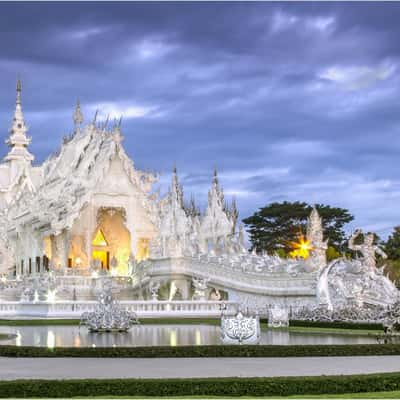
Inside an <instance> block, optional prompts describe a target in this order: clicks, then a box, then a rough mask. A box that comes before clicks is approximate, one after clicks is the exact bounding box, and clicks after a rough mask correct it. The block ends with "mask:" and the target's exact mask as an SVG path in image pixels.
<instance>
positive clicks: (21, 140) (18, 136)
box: [5, 79, 35, 163]
mask: <svg viewBox="0 0 400 400" xmlns="http://www.w3.org/2000/svg"><path fill="white" fill-rule="evenodd" d="M21 91H22V85H21V81H20V80H19V79H18V80H17V98H16V101H15V112H14V118H13V122H12V126H11V129H10V136H9V137H8V139H7V140H6V144H7V145H8V146H9V147H10V151H9V152H8V154H7V155H6V157H5V160H6V161H14V160H15V161H24V162H28V163H31V162H32V161H33V160H34V158H35V157H34V156H33V155H32V154H31V153H29V151H28V145H29V143H30V142H31V138H30V137H28V136H27V135H26V133H27V132H28V127H27V126H26V125H25V120H24V114H23V113H22V105H21Z"/></svg>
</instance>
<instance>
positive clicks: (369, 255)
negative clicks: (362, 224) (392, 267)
mask: <svg viewBox="0 0 400 400" xmlns="http://www.w3.org/2000/svg"><path fill="white" fill-rule="evenodd" d="M361 234H362V230H361V229H357V230H356V231H355V232H354V233H353V235H351V237H350V240H349V249H350V250H355V251H359V252H361V254H362V256H363V259H362V260H361V261H362V263H363V265H365V266H366V267H368V268H369V269H370V270H371V271H374V270H375V268H376V258H375V254H379V255H380V256H381V257H382V258H387V255H386V253H385V252H384V251H383V250H382V249H381V248H380V247H379V246H377V245H375V244H374V234H373V233H371V232H369V233H367V234H365V235H364V241H363V243H362V244H355V243H354V241H355V239H356V238H357V237H358V236H360V235H361Z"/></svg>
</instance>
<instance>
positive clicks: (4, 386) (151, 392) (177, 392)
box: [0, 373, 400, 398]
mask: <svg viewBox="0 0 400 400" xmlns="http://www.w3.org/2000/svg"><path fill="white" fill-rule="evenodd" d="M396 390H400V373H392V374H373V375H349V376H321V377H282V378H208V379H102V380H99V379H75V380H17V381H0V397H1V398H7V397H13V398H21V397H22V398H24V397H25V398H26V397H41V398H43V397H50V398H63V397H64V398H70V397H74V396H90V397H94V396H156V397H171V396H224V397H226V396H234V397H236V396H290V395H291V396H293V395H318V394H346V393H362V392H370V393H371V392H381V391H396Z"/></svg>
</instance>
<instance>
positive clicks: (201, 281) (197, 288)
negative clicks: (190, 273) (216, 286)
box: [192, 277, 209, 301]
mask: <svg viewBox="0 0 400 400" xmlns="http://www.w3.org/2000/svg"><path fill="white" fill-rule="evenodd" d="M208 281H209V279H207V278H195V277H193V278H192V282H193V286H194V293H193V297H192V300H198V301H204V300H206V290H207V284H208Z"/></svg>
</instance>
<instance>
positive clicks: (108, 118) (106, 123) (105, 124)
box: [103, 114, 110, 130]
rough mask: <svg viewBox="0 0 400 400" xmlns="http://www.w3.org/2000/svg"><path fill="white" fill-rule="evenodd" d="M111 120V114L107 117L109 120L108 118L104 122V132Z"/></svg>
mask: <svg viewBox="0 0 400 400" xmlns="http://www.w3.org/2000/svg"><path fill="white" fill-rule="evenodd" d="M109 120H110V114H108V115H107V118H106V120H105V122H104V126H103V129H104V130H106V129H107V126H108V122H109Z"/></svg>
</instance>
